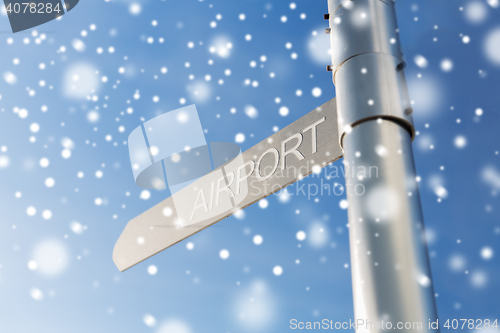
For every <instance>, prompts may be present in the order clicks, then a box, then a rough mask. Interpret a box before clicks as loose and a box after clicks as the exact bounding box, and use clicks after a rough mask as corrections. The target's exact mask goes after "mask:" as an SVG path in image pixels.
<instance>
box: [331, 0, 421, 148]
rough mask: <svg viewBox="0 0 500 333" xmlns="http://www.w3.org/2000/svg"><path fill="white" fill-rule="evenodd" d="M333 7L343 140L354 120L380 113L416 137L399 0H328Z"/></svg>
mask: <svg viewBox="0 0 500 333" xmlns="http://www.w3.org/2000/svg"><path fill="white" fill-rule="evenodd" d="M328 8H329V12H330V15H329V24H330V28H331V33H330V43H331V49H332V70H333V81H334V84H335V86H336V92H337V103H338V106H339V108H338V110H339V111H338V112H339V115H338V116H339V140H340V145H341V146H342V145H343V143H342V140H343V137H344V135H345V134H346V132H348V131H350V128H351V127H352V126H355V125H356V124H358V123H361V122H363V121H367V120H371V119H374V118H378V117H382V118H388V119H392V120H396V121H400V122H401V123H402V125H403V126H406V127H407V129H408V130H409V131H410V133H411V135H412V138H413V137H414V132H415V130H414V127H413V117H412V114H411V112H412V109H411V105H410V100H409V96H408V90H407V88H406V81H405V77H404V72H403V70H402V68H400V67H398V65H400V64H401V63H402V62H403V57H402V53H401V47H400V43H399V36H398V32H397V22H396V16H395V9H394V1H392V0H388V1H381V0H349V1H339V0H328ZM354 91H355V92H356V98H349V96H350V95H351V94H352V93H353V92H354Z"/></svg>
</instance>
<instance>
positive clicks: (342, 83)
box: [328, 0, 439, 333]
mask: <svg viewBox="0 0 500 333" xmlns="http://www.w3.org/2000/svg"><path fill="white" fill-rule="evenodd" d="M328 7H329V15H328V19H329V23H330V26H329V29H330V30H329V32H330V42H331V50H332V65H331V66H329V67H328V68H329V69H330V70H331V71H332V73H333V82H334V84H335V87H336V94H337V96H336V100H337V112H338V124H339V131H338V132H339V140H340V145H341V146H342V148H343V149H344V163H345V165H346V192H347V199H348V202H349V208H348V216H349V243H350V252H351V269H352V286H353V294H354V313H355V317H356V323H357V325H356V331H357V332H376V333H379V332H382V331H386V330H388V331H392V332H415V333H416V332H420V333H422V332H426V333H427V332H438V331H439V329H438V328H437V327H436V320H437V311H436V305H435V300H434V291H433V285H432V277H431V273H430V265H429V259H428V255H427V245H426V242H425V234H424V225H423V214H422V209H421V203H420V196H419V191H418V184H417V181H416V171H415V164H414V160H413V151H412V145H411V142H412V140H413V138H414V136H415V128H414V125H413V119H412V112H413V110H412V108H411V105H410V99H409V94H408V88H407V85H406V80H405V77H404V71H403V70H404V67H405V63H404V61H403V56H402V53H401V47H400V43H399V37H398V29H397V22H396V13H395V8H394V1H393V0H328Z"/></svg>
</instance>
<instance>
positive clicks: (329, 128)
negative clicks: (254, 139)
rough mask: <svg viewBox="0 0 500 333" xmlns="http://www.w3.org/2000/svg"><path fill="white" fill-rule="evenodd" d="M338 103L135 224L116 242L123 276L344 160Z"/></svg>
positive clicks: (320, 109)
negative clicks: (195, 235)
mask: <svg viewBox="0 0 500 333" xmlns="http://www.w3.org/2000/svg"><path fill="white" fill-rule="evenodd" d="M337 137H338V130H337V111H336V103H335V99H332V100H330V101H328V102H327V103H325V104H323V105H322V106H320V107H318V108H316V109H315V110H313V111H311V112H310V113H308V114H306V115H305V116H303V117H302V118H300V119H299V120H297V121H295V122H294V123H292V124H291V125H289V126H287V127H285V128H283V129H282V130H280V131H279V132H277V133H275V134H273V135H271V136H270V137H269V138H267V139H265V140H263V141H262V142H260V143H258V144H257V145H255V146H253V147H252V148H250V149H248V150H247V151H245V152H244V153H242V154H240V155H238V157H236V158H235V159H233V160H232V161H229V162H228V163H226V164H224V165H223V166H222V167H220V168H218V169H216V170H214V171H213V172H211V173H209V174H207V175H205V176H203V177H202V178H200V179H199V180H197V181H195V182H194V183H192V184H190V185H189V186H187V187H186V188H184V189H182V190H180V191H179V192H177V193H175V194H174V195H173V196H171V197H169V198H168V199H166V200H164V201H163V202H161V203H159V204H158V205H156V206H154V207H152V208H151V209H149V210H148V211H146V212H144V213H143V214H141V215H139V216H138V217H136V218H134V219H132V220H131V221H130V222H129V223H128V224H127V226H126V227H125V229H124V231H123V233H122V234H121V236H120V238H119V239H118V241H117V243H116V245H115V248H114V251H113V261H114V262H115V264H116V266H117V267H118V269H119V270H120V271H124V270H125V269H127V268H130V267H132V266H134V265H135V264H137V263H139V262H141V261H143V260H145V259H147V258H149V257H151V256H152V255H154V254H156V253H158V252H160V251H162V250H164V249H166V248H168V247H170V246H172V245H174V244H176V243H178V242H180V241H182V240H184V239H186V238H187V237H189V236H192V235H193V234H195V233H197V232H199V231H201V230H203V229H205V228H206V227H209V226H211V225H213V224H214V223H217V222H219V221H220V220H222V219H224V218H226V217H228V216H230V215H232V214H233V213H234V212H236V211H238V210H240V209H243V208H245V207H247V206H249V205H251V204H253V203H255V202H257V201H259V200H261V199H263V198H265V197H267V196H269V195H271V194H272V193H274V192H277V191H279V190H280V189H282V188H284V187H286V186H288V185H290V184H292V183H294V182H296V181H297V180H300V179H302V178H303V177H305V176H307V175H309V174H310V173H311V172H312V169H313V167H315V166H319V167H325V166H327V165H328V164H330V163H331V162H333V161H336V160H338V159H339V158H340V157H342V150H341V148H340V146H339V144H338V140H337Z"/></svg>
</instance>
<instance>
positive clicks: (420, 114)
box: [0, 0, 500, 333]
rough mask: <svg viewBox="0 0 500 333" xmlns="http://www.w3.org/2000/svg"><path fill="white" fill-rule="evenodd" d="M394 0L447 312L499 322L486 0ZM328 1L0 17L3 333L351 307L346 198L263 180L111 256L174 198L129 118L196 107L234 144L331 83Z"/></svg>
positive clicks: (243, 1)
mask: <svg viewBox="0 0 500 333" xmlns="http://www.w3.org/2000/svg"><path fill="white" fill-rule="evenodd" d="M396 7H397V14H398V23H399V27H400V34H401V41H402V46H403V52H404V56H405V60H406V62H407V63H408V67H407V68H406V74H407V80H408V82H409V86H410V96H411V98H412V100H413V101H414V110H415V124H416V129H417V131H418V133H419V135H418V136H417V138H416V139H415V141H414V152H415V159H416V164H417V172H418V175H419V176H420V177H421V182H420V188H421V196H422V201H423V208H424V216H425V223H426V227H427V232H428V241H429V251H430V257H431V265H432V274H433V278H434V281H433V283H434V287H435V291H436V293H437V294H438V297H437V299H436V300H437V305H438V311H439V316H440V318H441V320H443V319H444V320H446V319H454V318H457V319H458V318H468V319H490V320H494V319H500V318H498V316H499V314H500V306H499V303H498V297H497V295H499V294H500V269H499V251H500V247H499V244H500V243H499V240H500V222H499V213H498V210H499V209H500V207H499V202H498V200H499V199H498V191H499V190H500V162H499V158H500V157H499V153H498V151H499V150H500V147H499V140H498V139H499V134H498V133H499V131H498V128H499V126H500V114H499V107H498V105H500V103H499V102H500V91H499V86H500V78H499V73H500V30H499V29H500V13H499V10H500V9H499V6H498V1H495V0H489V1H484V0H467V1H462V0H459V1H456V0H445V1H439V2H436V1H398V2H397V6H396ZM326 12H327V4H326V0H325V1H319V0H315V1H311V0H309V1H306V0H297V1H294V2H291V1H261V0H237V1H234V0H233V1H228V0H215V1H206V0H205V1H195V0H184V1H173V0H167V1H158V0H155V1H153V0H150V1H136V2H134V1H102V0H98V1H80V3H79V4H78V6H77V7H76V8H75V9H74V10H72V11H71V12H70V13H68V14H66V15H64V16H63V18H62V19H61V20H56V21H52V22H49V23H47V24H45V25H42V26H39V27H36V28H34V29H31V30H28V31H26V32H20V33H17V34H12V33H10V32H9V31H10V26H9V22H8V19H7V17H6V16H5V15H3V14H2V15H0V31H1V32H2V34H0V45H2V52H0V60H1V63H2V66H1V68H0V69H1V71H0V74H1V75H2V78H1V79H0V95H1V99H0V119H1V121H0V181H1V186H0V207H1V210H0V313H1V314H2V315H1V318H2V319H1V320H0V331H2V332H34V331H36V332H40V333H44V332H119V331H122V332H155V333H165V332H176V333H187V332H191V333H193V332H288V331H290V329H289V321H290V319H292V318H296V319H298V320H302V321H314V320H321V319H323V318H329V319H332V320H334V321H348V320H349V319H350V318H353V310H352V308H353V307H352V293H351V277H350V267H349V244H348V229H347V227H346V224H347V214H346V210H345V205H344V202H343V201H342V200H344V199H345V198H344V197H343V196H329V197H328V196H322V197H316V198H310V199H308V198H307V197H300V196H298V197H297V196H295V197H291V198H288V199H289V200H285V199H287V198H285V197H279V196H275V195H273V196H271V197H269V198H268V199H267V205H265V204H260V205H259V204H255V205H253V206H251V207H249V208H247V209H245V211H244V216H239V217H238V218H237V217H234V216H233V217H230V218H227V219H226V220H223V221H222V222H220V223H218V224H217V225H215V226H213V227H211V228H208V229H206V230H204V231H202V232H200V233H199V234H197V235H195V236H193V237H192V238H190V239H188V240H186V241H183V242H181V243H179V244H177V245H175V246H173V247H172V248H169V249H168V250H166V251H163V252H162V253H160V254H158V255H156V256H154V257H152V258H151V259H148V260H147V261H145V262H143V263H141V264H139V265H137V266H135V267H133V268H132V269H130V270H128V271H126V272H124V273H119V272H118V270H117V269H116V267H115V266H114V264H113V262H112V259H111V258H112V257H111V254H112V249H113V246H114V244H115V242H116V240H117V239H118V237H119V235H120V233H121V231H122V230H123V228H124V227H125V225H126V223H127V222H128V221H129V220H130V219H132V218H134V217H135V216H137V215H138V214H140V213H142V212H143V211H145V210H147V209H148V208H150V207H152V206H153V205H154V204H156V203H158V202H160V201H162V200H163V199H165V198H166V197H167V196H168V195H169V194H168V191H150V192H149V193H146V192H143V190H142V189H141V188H139V187H138V186H136V185H135V183H134V178H133V175H132V170H131V167H130V162H129V156H128V148H127V146H126V144H125V143H126V141H127V137H128V135H129V133H130V132H131V131H132V130H133V129H134V128H136V127H137V126H139V125H140V124H141V123H142V122H144V121H146V120H149V119H151V118H153V117H155V116H156V115H159V114H162V113H164V112H168V111H171V110H174V109H177V108H179V107H181V106H183V105H189V104H196V106H197V109H198V113H199V115H200V119H201V123H202V125H203V127H204V129H205V130H206V134H205V136H206V139H207V141H210V142H215V141H233V142H234V141H235V138H236V136H237V135H238V134H239V138H242V136H241V134H243V135H244V141H243V142H240V143H239V144H240V146H241V148H242V150H246V149H248V148H249V147H251V146H253V145H254V144H256V143H258V142H260V141H261V140H263V139H265V138H267V137H268V136H269V135H271V134H272V133H274V131H275V130H276V129H281V128H283V127H285V126H286V125H288V124H290V123H291V122H293V121H295V120H296V119H298V118H300V117H301V116H302V115H304V114H306V113H307V112H309V111H311V110H313V109H314V108H315V107H317V106H319V105H321V104H323V103H324V102H326V101H328V100H329V99H331V98H333V97H334V96H335V88H334V86H333V84H332V79H331V74H330V73H328V72H326V70H325V67H326V65H328V64H329V56H328V53H327V51H328V49H329V45H328V39H327V37H325V35H324V32H323V29H324V28H326V27H327V22H325V21H324V20H323V14H324V13H326ZM313 92H314V93H313ZM283 107H285V109H284V108H283ZM252 108H254V109H256V110H257V111H258V116H257V117H254V118H251V117H249V116H248V115H247V114H246V112H245V110H249V109H252ZM280 109H281V113H280ZM286 110H288V112H286ZM282 114H287V115H286V116H283V115H282ZM239 141H241V140H239ZM336 165H338V166H341V165H342V164H341V161H338V162H336ZM316 181H318V180H317V179H309V178H308V179H305V180H304V182H305V183H311V182H316ZM343 181H344V180H343V179H339V180H338V182H340V183H342V182H343ZM316 199H317V200H316ZM264 207H265V208H264ZM300 231H302V232H304V233H305V235H306V238H305V240H299V238H300V239H302V238H301V237H297V234H298V233H299V232H300ZM257 235H260V236H261V237H262V240H263V241H262V243H261V244H260V245H257V244H255V242H254V239H255V236H257ZM299 235H303V234H299ZM189 242H191V243H192V245H194V247H193V248H192V249H191V250H189V249H188V246H187V244H188V243H189ZM257 243H259V242H257ZM189 247H190V248H191V245H190V246H189ZM223 249H225V250H227V251H228V252H229V257H228V258H227V259H225V260H224V259H222V258H221V257H220V252H221V250H223ZM54 258H57V259H58V260H54ZM152 266H154V267H155V268H152ZM276 266H280V267H281V268H282V270H283V272H282V274H281V275H279V276H278V275H276V274H274V273H273V269H274V268H275V267H276ZM155 271H156V274H151V273H154V272H155ZM495 316H496V317H495Z"/></svg>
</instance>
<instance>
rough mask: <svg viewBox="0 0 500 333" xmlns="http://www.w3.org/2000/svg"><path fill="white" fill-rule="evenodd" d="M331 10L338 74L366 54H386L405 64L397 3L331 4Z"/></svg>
mask: <svg viewBox="0 0 500 333" xmlns="http://www.w3.org/2000/svg"><path fill="white" fill-rule="evenodd" d="M328 10H329V13H330V16H329V22H330V28H331V31H330V42H331V44H332V45H335V48H332V65H333V67H334V73H335V70H336V69H337V68H338V67H339V66H341V65H342V64H343V63H344V61H346V60H347V59H349V58H351V57H354V56H356V55H359V54H363V53H384V54H388V55H391V56H393V57H395V58H396V59H398V60H400V61H402V54H401V48H400V47H399V46H400V44H399V36H398V33H397V23H396V20H394V19H393V18H394V17H395V14H394V13H395V11H394V1H393V0H386V1H381V0H347V1H346V0H342V1H340V0H328ZM334 76H335V75H334Z"/></svg>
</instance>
